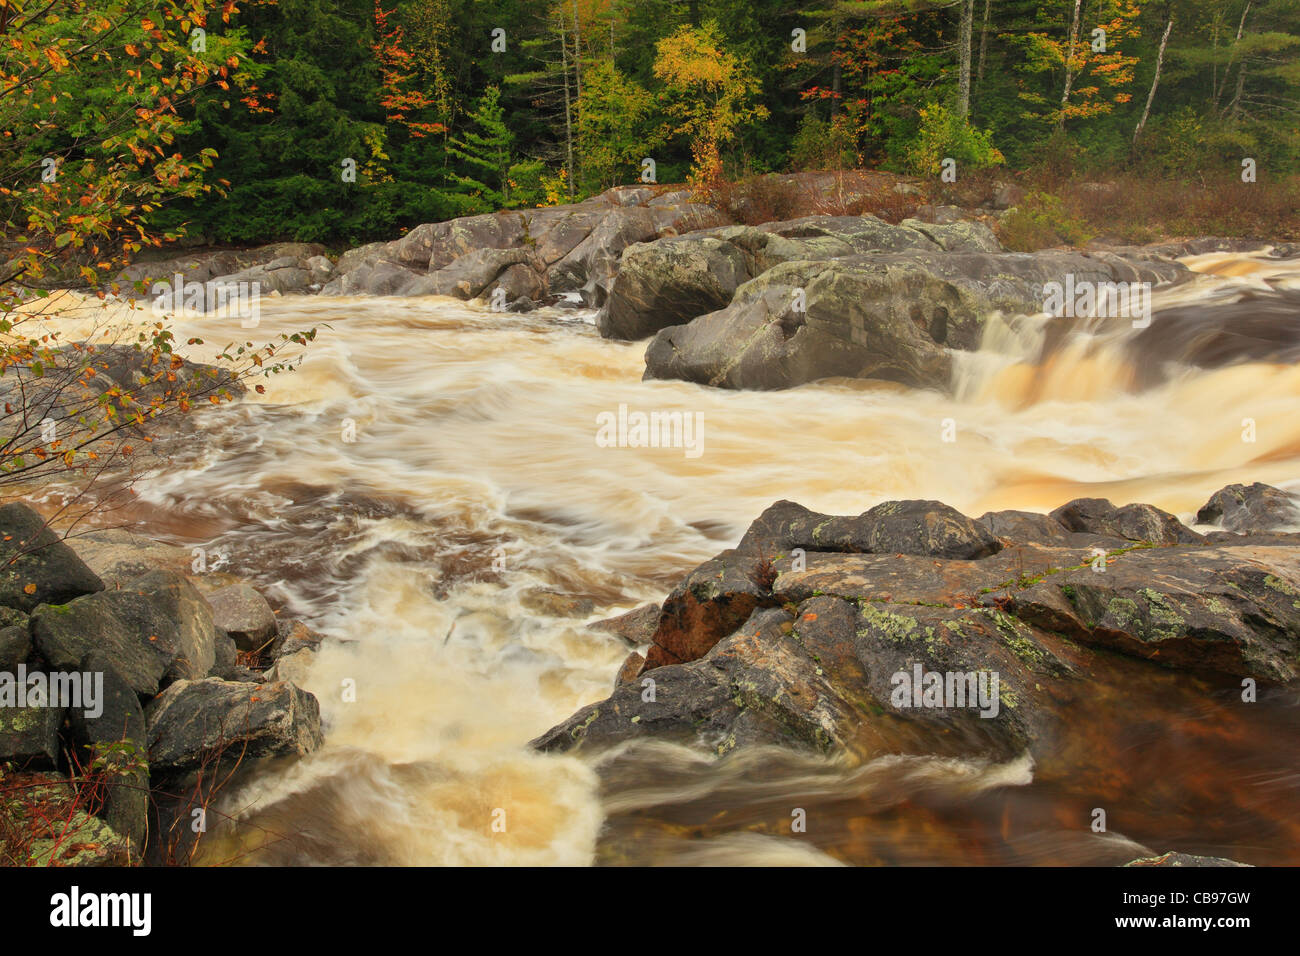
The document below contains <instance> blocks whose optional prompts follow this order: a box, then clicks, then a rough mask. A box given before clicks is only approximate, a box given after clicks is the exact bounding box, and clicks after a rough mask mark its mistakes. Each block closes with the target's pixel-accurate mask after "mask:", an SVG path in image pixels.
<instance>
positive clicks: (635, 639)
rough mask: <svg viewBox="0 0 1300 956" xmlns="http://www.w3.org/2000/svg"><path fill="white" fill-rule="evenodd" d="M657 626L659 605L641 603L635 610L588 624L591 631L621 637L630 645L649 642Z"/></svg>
mask: <svg viewBox="0 0 1300 956" xmlns="http://www.w3.org/2000/svg"><path fill="white" fill-rule="evenodd" d="M658 626H659V605H658V604H643V605H642V606H641V607H639V608H636V609H635V610H632V611H628V612H627V613H626V614H620V615H618V616H617V617H611V618H606V619H605V620H603V621H596V622H595V623H594V624H588V625H587V627H589V628H591V630H593V631H603V632H605V633H606V634H613V635H614V636H615V637H619V638H622V639H623V640H624V641H626V642H627V643H628V644H629V645H630V646H632V647H640V646H641V645H643V644H649V643H650V641H651V639H652V638H653V637H654V633H655V629H656V628H657V627H658Z"/></svg>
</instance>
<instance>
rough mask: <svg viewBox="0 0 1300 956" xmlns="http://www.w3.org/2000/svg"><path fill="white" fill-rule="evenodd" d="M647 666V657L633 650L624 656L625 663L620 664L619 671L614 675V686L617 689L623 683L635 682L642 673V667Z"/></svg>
mask: <svg viewBox="0 0 1300 956" xmlns="http://www.w3.org/2000/svg"><path fill="white" fill-rule="evenodd" d="M643 667H645V658H644V657H642V656H641V655H640V654H638V653H637V652H636V651H633V652H632V653H631V654H628V655H627V657H626V658H624V660H623V663H622V664H620V665H619V668H618V673H617V674H615V675H614V687H615V688H616V689H617V688H618V687H621V686H622V685H623V684H631V683H633V682H634V681H635V680H636V679H637V677H638V676H640V674H641V668H643Z"/></svg>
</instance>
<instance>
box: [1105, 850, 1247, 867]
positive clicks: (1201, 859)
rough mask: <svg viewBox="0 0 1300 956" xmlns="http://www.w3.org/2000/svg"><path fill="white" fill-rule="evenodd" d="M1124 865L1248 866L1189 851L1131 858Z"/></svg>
mask: <svg viewBox="0 0 1300 956" xmlns="http://www.w3.org/2000/svg"><path fill="white" fill-rule="evenodd" d="M1124 865H1125V866H1250V864H1249V863H1238V862H1237V861H1236V860H1228V859H1225V858H1223V857H1221V856H1193V855H1192V854H1190V853H1173V852H1170V853H1162V854H1161V855H1160V856H1145V857H1142V858H1141V859H1138V860H1131V861H1130V862H1128V863H1125V864H1124Z"/></svg>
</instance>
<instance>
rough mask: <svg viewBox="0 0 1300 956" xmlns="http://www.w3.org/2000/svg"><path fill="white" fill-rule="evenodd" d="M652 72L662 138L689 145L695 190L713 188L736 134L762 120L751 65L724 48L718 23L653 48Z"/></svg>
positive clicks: (688, 31)
mask: <svg viewBox="0 0 1300 956" xmlns="http://www.w3.org/2000/svg"><path fill="white" fill-rule="evenodd" d="M657 50H658V56H657V57H656V58H655V64H654V72H655V76H656V77H658V78H659V79H660V80H661V81H662V82H663V84H664V89H663V96H662V102H663V110H664V113H665V114H666V115H667V117H668V118H669V123H668V124H666V125H665V126H664V128H663V134H664V137H665V138H671V137H673V136H675V135H681V136H685V137H686V138H688V139H689V140H690V144H691V156H692V159H693V163H692V168H691V177H692V180H693V182H694V183H695V184H696V185H703V186H708V185H711V184H713V183H716V182H717V181H718V180H719V179H720V178H721V174H722V160H721V149H722V147H723V146H726V145H728V144H730V143H731V142H732V140H734V139H735V136H736V133H737V131H738V130H739V129H741V128H743V127H744V126H746V125H748V124H749V123H753V122H755V121H757V120H761V119H764V118H765V117H766V116H767V115H768V111H767V107H765V106H763V105H762V104H761V103H757V102H756V99H757V96H758V93H759V91H760V86H759V83H758V80H757V79H756V78H755V76H754V74H753V72H752V70H751V69H750V66H749V63H748V62H746V61H744V60H742V59H740V58H739V57H737V56H735V55H733V54H731V53H729V52H727V51H726V49H724V47H723V43H722V37H721V32H720V30H719V29H718V25H717V23H715V22H714V21H711V20H710V21H707V22H705V23H704V25H703V26H700V27H689V26H684V27H680V28H679V29H678V30H676V31H675V32H674V33H672V34H670V35H669V36H667V37H665V38H664V39H662V40H660V41H659V43H658V44H657Z"/></svg>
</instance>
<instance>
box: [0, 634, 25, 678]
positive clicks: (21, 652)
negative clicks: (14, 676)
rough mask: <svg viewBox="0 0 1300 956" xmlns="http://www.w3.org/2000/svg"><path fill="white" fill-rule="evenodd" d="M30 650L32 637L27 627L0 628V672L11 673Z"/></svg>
mask: <svg viewBox="0 0 1300 956" xmlns="http://www.w3.org/2000/svg"><path fill="white" fill-rule="evenodd" d="M31 652H32V638H31V635H30V634H28V633H27V627H26V625H25V624H24V625H23V626H22V627H17V626H13V625H11V626H9V627H5V628H0V673H13V672H14V671H16V670H17V669H18V665H19V664H21V663H23V662H24V661H26V660H27V658H28V656H29V655H30V654H31Z"/></svg>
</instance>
